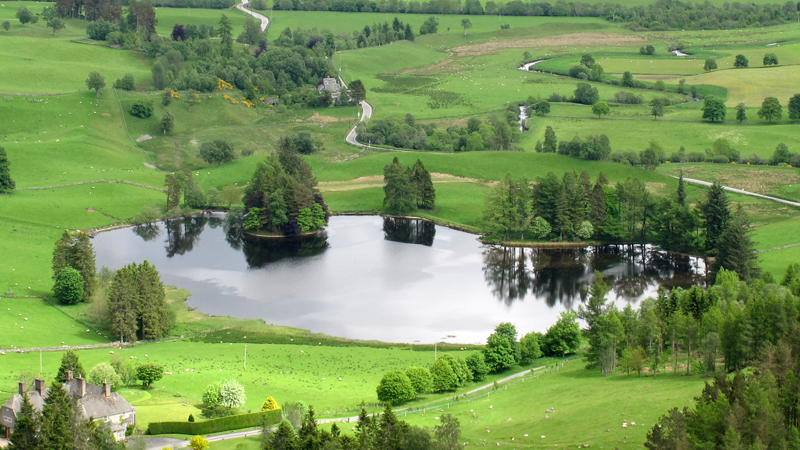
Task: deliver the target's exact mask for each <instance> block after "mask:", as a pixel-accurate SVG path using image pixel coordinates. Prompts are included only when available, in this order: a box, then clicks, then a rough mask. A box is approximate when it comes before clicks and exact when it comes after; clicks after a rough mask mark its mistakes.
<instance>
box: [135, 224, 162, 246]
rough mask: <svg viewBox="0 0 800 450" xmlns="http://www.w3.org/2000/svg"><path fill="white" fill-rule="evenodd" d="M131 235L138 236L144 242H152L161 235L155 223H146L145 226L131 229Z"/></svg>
mask: <svg viewBox="0 0 800 450" xmlns="http://www.w3.org/2000/svg"><path fill="white" fill-rule="evenodd" d="M133 234H135V235H137V236H139V237H140V238H142V240H144V241H145V242H148V241H152V240H153V239H155V238H157V237H158V235H159V234H161V228H159V226H158V224H157V223H148V224H145V225H136V226H135V227H133Z"/></svg>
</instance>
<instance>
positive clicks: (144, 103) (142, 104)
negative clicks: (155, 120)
mask: <svg viewBox="0 0 800 450" xmlns="http://www.w3.org/2000/svg"><path fill="white" fill-rule="evenodd" d="M128 112H130V113H131V115H133V116H136V117H140V118H142V119H146V118H148V117H150V116H152V115H153V102H152V101H151V100H147V99H143V98H140V99H139V100H136V101H135V102H134V103H133V106H131V109H130V110H129V111H128Z"/></svg>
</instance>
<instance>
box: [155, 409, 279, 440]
mask: <svg viewBox="0 0 800 450" xmlns="http://www.w3.org/2000/svg"><path fill="white" fill-rule="evenodd" d="M281 420H282V415H281V410H280V409H277V410H274V411H261V412H255V413H249V414H237V415H235V416H227V417H220V418H217V419H211V420H206V421H203V422H153V423H151V424H150V426H149V428H148V433H149V434H186V435H193V436H197V435H205V434H211V433H219V432H222V431H230V430H239V429H242V428H254V427H260V426H262V425H263V424H264V422H265V421H266V423H268V424H269V425H274V424H277V423H279V422H280V421H281Z"/></svg>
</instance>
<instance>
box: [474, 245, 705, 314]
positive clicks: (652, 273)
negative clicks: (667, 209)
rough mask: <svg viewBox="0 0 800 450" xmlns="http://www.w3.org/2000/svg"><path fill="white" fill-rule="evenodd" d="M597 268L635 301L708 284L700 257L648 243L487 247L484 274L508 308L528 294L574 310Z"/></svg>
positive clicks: (617, 294) (622, 294) (618, 290)
mask: <svg viewBox="0 0 800 450" xmlns="http://www.w3.org/2000/svg"><path fill="white" fill-rule="evenodd" d="M595 270H598V271H600V272H601V273H602V274H603V276H604V278H605V279H606V282H607V283H609V285H611V286H612V294H613V296H615V297H616V298H620V299H624V300H628V301H635V300H637V299H638V298H640V297H641V296H642V295H644V294H645V293H646V292H648V290H649V289H652V288H653V287H656V286H661V287H665V288H667V289H671V288H673V287H676V286H680V287H689V286H692V285H695V284H702V283H703V282H704V281H705V263H704V261H703V260H702V259H701V258H697V257H693V256H689V255H683V254H678V253H671V252H665V251H661V250H658V249H657V248H656V247H653V246H651V245H644V244H635V245H634V244H626V245H601V246H595V247H587V248H520V247H502V246H491V247H487V248H486V249H485V250H484V252H483V273H484V278H485V279H486V283H487V285H488V286H489V287H490V288H491V289H492V293H493V294H494V296H495V298H497V299H498V300H500V301H502V302H504V303H505V304H507V305H510V304H512V303H514V302H515V301H517V300H524V299H525V298H526V297H527V296H528V295H531V296H533V297H535V298H541V299H543V300H544V301H545V303H546V304H547V305H548V306H555V305H556V304H562V305H564V306H566V307H567V308H572V307H573V306H574V304H575V302H576V301H580V302H583V301H584V300H586V297H587V291H588V288H589V286H590V285H591V281H592V274H593V273H594V271H595Z"/></svg>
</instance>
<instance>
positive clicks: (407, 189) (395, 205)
mask: <svg viewBox="0 0 800 450" xmlns="http://www.w3.org/2000/svg"><path fill="white" fill-rule="evenodd" d="M383 181H384V183H385V185H384V186H383V192H384V198H383V206H384V208H385V209H386V212H388V213H390V214H405V213H407V212H408V211H411V210H412V209H414V206H415V204H416V203H415V199H414V188H413V186H412V185H411V181H410V180H409V176H408V168H407V167H406V166H404V165H402V164H400V161H399V160H398V159H397V157H395V158H394V160H392V163H391V164H387V165H386V166H385V167H384V168H383Z"/></svg>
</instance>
